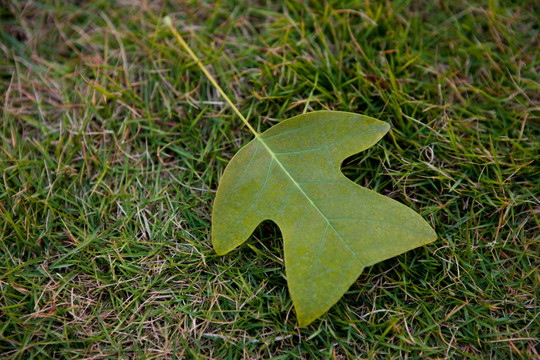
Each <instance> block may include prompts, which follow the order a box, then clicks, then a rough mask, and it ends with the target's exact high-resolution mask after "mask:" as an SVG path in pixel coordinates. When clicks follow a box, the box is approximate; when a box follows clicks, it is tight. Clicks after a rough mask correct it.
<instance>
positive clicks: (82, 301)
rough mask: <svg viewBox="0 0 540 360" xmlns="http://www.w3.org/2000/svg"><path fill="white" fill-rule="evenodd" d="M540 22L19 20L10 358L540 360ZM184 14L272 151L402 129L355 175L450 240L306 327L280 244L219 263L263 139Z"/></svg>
mask: <svg viewBox="0 0 540 360" xmlns="http://www.w3.org/2000/svg"><path fill="white" fill-rule="evenodd" d="M518 3H520V2H518ZM534 3H535V2H533V1H529V2H523V3H521V4H519V5H516V4H514V3H513V2H511V1H503V0H501V1H496V0H493V1H487V2H468V1H462V0H458V1H452V2H444V1H435V2H432V1H422V2H420V1H418V2H416V1H415V2H412V4H410V3H409V2H408V1H396V2H375V1H349V2H347V1H328V2H311V3H309V4H304V3H302V2H299V1H292V0H291V1H287V2H283V4H280V2H269V1H266V2H265V1H258V2H255V1H251V2H236V1H229V0H222V1H217V2H216V3H215V4H214V3H206V2H199V1H141V2H138V1H114V2H109V1H105V0H98V1H66V2H62V1H52V0H49V1H40V2H33V1H4V2H1V3H0V96H1V102H0V121H1V122H0V176H1V178H0V249H1V250H0V354H2V358H8V359H23V358H24V359H29V358H44V359H48V358H51V357H68V358H92V359H101V358H118V357H121V358H157V359H163V358H186V359H192V358H196V359H237V358H251V359H259V358H270V357H275V358H280V359H296V358H299V359H312V358H329V359H348V358H351V359H352V358H366V359H368V358H373V359H385V358H394V359H398V358H399V359H401V358H409V359H425V358H438V359H443V358H456V359H463V358H482V359H488V358H492V359H522V358H537V357H539V356H540V341H539V340H538V339H539V338H540V316H539V314H540V304H539V301H538V298H539V296H540V274H539V266H540V261H539V255H538V251H539V246H538V245H539V240H540V232H539V227H540V221H539V214H540V202H539V196H540V166H539V163H538V158H539V156H540V154H539V149H540V121H539V115H540V110H539V109H540V95H539V94H540V85H539V76H538V71H539V69H540V61H539V60H540V59H539V51H538V49H539V48H540V41H539V39H540V38H539V31H540V20H539V19H540V17H538V13H537V6H535V4H534ZM535 12H536V13H535ZM166 16H169V17H170V18H171V19H172V21H173V25H174V26H175V28H176V29H177V30H178V32H179V33H180V34H181V36H182V37H183V38H184V39H185V40H186V42H187V43H188V44H189V46H190V47H191V49H192V50H193V51H194V52H195V53H196V54H197V56H198V57H199V58H200V59H201V61H202V62H203V63H204V64H205V65H206V67H207V68H208V70H209V71H210V73H211V74H212V76H214V77H215V79H216V80H217V82H218V83H219V84H220V85H221V86H222V87H223V89H224V91H225V92H226V93H227V95H228V96H229V97H230V98H231V99H232V101H233V102H234V104H235V105H236V106H237V107H238V109H239V110H240V112H241V113H242V114H243V115H244V116H245V117H246V118H247V120H248V121H249V123H250V124H251V125H252V126H253V127H254V128H255V129H256V130H257V131H259V132H262V131H264V130H266V129H268V128H270V127H271V126H272V125H275V124H277V123H279V122H280V121H281V120H284V119H287V118H290V117H293V116H295V115H299V114H302V113H304V112H309V111H314V110H339V111H350V112H356V113H361V114H366V115H369V116H372V117H375V118H377V119H380V120H382V121H385V122H387V123H389V124H390V125H391V130H390V132H389V133H388V134H387V135H386V136H385V137H384V138H383V139H382V140H381V141H380V142H379V143H378V144H377V145H375V146H374V147H372V148H370V149H368V150H366V151H364V152H362V153H360V154H358V155H355V156H353V157H350V158H348V159H347V160H346V161H345V162H344V163H343V166H342V170H343V172H344V174H345V175H346V176H347V177H348V178H350V179H351V180H353V181H355V182H357V183H358V184H360V185H362V186H365V187H368V188H370V189H372V190H375V191H377V192H379V193H381V194H384V195H386V196H389V197H391V198H393V199H396V200H398V201H400V202H402V203H404V204H406V205H407V206H409V207H411V208H412V209H414V210H415V211H417V212H418V213H420V214H421V215H422V216H423V217H424V219H426V220H427V221H428V222H429V223H430V225H431V226H432V227H433V228H434V229H435V230H436V232H437V234H438V238H437V240H436V241H435V242H433V243H431V244H429V245H427V246H425V247H421V248H417V249H415V250H412V251H410V252H407V253H405V254H403V255H401V256H398V257H395V258H392V259H390V260H387V261H384V262H382V263H379V264H377V265H374V266H372V267H369V268H367V269H366V270H365V271H364V273H363V274H362V275H361V276H360V277H359V278H358V280H357V282H356V283H355V284H354V285H353V286H352V287H351V288H350V290H349V291H348V292H347V294H346V295H345V296H344V297H343V298H342V299H341V300H340V301H339V302H338V303H337V304H336V305H335V306H334V307H332V308H331V309H330V311H329V312H328V313H327V314H325V315H324V316H323V317H321V318H320V319H319V320H316V321H315V322H313V323H312V324H311V325H310V326H308V327H305V328H299V327H298V326H297V320H296V315H295V312H294V309H293V305H292V301H291V298H290V295H289V293H288V290H287V282H286V275H285V269H284V263H283V249H282V245H283V242H282V238H281V234H280V230H279V228H278V227H277V226H276V225H275V224H273V223H271V222H265V223H263V224H262V225H261V226H259V227H258V228H257V230H256V231H255V233H254V234H253V236H252V237H251V238H250V239H249V240H248V242H247V243H245V244H243V245H242V246H241V247H240V248H239V249H237V250H235V251H233V252H231V253H229V254H227V255H225V256H217V255H216V253H215V252H214V250H213V249H212V244H211V239H210V230H211V229H210V223H211V210H212V203H213V200H214V197H215V194H216V189H217V185H218V182H219V180H220V178H221V176H222V174H223V171H224V169H225V166H226V165H227V164H228V162H229V161H230V160H231V158H232V156H233V155H234V154H235V153H236V152H237V151H238V149H240V148H241V147H242V146H243V145H245V144H247V143H248V142H249V141H250V140H251V139H252V135H251V134H250V132H249V130H248V129H247V128H246V127H245V125H244V124H243V123H242V121H241V120H240V118H239V117H238V116H237V115H236V114H235V112H234V111H233V110H232V109H231V107H230V106H229V105H228V104H227V103H226V102H225V100H224V98H223V97H221V96H220V94H219V93H218V91H217V90H216V88H215V87H214V86H213V85H212V83H211V82H210V81H209V80H208V79H207V77H205V75H204V74H203V73H202V72H201V70H200V69H199V67H198V66H197V64H196V63H195V62H194V61H193V60H192V59H191V57H190V56H189V55H188V54H187V53H186V52H185V51H184V50H183V49H182V48H181V46H180V45H179V44H178V42H177V39H176V38H175V36H174V34H173V32H172V31H171V30H170V29H169V28H168V27H167V26H166V25H165V24H164V22H163V19H164V18H165V17H166Z"/></svg>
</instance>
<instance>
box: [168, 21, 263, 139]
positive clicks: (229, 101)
mask: <svg viewBox="0 0 540 360" xmlns="http://www.w3.org/2000/svg"><path fill="white" fill-rule="evenodd" d="M163 21H164V23H165V25H167V26H168V27H169V29H170V30H171V31H172V32H173V34H174V36H175V37H176V40H177V41H178V43H179V44H180V46H182V48H183V49H184V50H185V51H186V52H187V53H188V54H189V56H190V57H191V58H192V59H193V60H194V61H195V62H196V63H197V65H199V67H200V68H201V70H202V72H203V73H204V75H205V76H206V78H207V79H208V80H210V82H211V83H212V85H214V87H215V88H216V89H217V91H218V92H219V93H220V94H221V96H223V98H224V99H225V101H226V102H227V104H229V105H230V106H231V107H232V109H233V110H234V112H235V113H236V115H238V117H240V119H241V120H242V122H243V123H244V124H245V125H246V126H247V127H248V129H249V131H251V132H252V133H253V135H255V137H257V138H258V137H259V133H258V132H257V131H256V130H255V129H254V128H253V127H252V126H251V125H250V123H249V122H248V121H247V120H246V118H245V117H244V115H242V113H241V112H240V110H238V108H237V107H236V106H235V105H234V103H233V102H232V100H231V99H230V98H229V97H228V96H227V94H225V91H223V89H222V88H221V86H219V84H218V83H217V81H216V79H214V77H213V76H212V74H210V72H209V71H208V70H207V69H206V67H205V66H204V65H203V63H202V62H201V60H199V58H198V57H197V55H195V53H194V52H193V51H192V50H191V48H190V47H189V45H188V44H187V43H186V42H185V41H184V39H183V38H182V36H180V34H179V33H178V31H177V30H176V28H175V27H174V26H173V24H172V21H171V18H170V17H168V16H166V17H165V18H164V19H163Z"/></svg>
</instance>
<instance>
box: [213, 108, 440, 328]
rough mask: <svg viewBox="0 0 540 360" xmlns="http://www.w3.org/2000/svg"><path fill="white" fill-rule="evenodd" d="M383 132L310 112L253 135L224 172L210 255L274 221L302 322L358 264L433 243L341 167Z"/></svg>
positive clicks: (424, 230) (398, 207)
mask: <svg viewBox="0 0 540 360" xmlns="http://www.w3.org/2000/svg"><path fill="white" fill-rule="evenodd" d="M389 128H390V127H389V125H388V124H386V123H384V122H382V121H379V120H376V119H373V118H371V117H367V116H363V115H357V114H352V113H346V112H333V111H319V112H312V113H308V114H304V115H300V116H297V117H294V118H291V119H288V120H285V121H282V122H281V123H279V124H277V125H275V126H273V127H272V128H270V129H269V130H267V131H265V132H264V133H262V134H259V135H257V136H256V137H255V139H254V140H253V141H251V142H250V143H249V144H247V145H246V146H244V147H243V148H242V149H241V150H240V151H239V152H238V153H237V154H236V155H235V156H234V157H233V159H232V160H231V162H230V163H229V165H228V166H227V168H226V169H225V172H224V174H223V177H222V179H221V182H220V184H219V187H218V191H217V195H216V199H215V203H214V208H213V214H212V242H213V246H214V249H215V251H216V252H217V253H218V254H225V253H227V252H229V251H231V250H233V249H234V248H236V247H237V246H238V245H240V244H241V243H243V242H244V241H245V240H247V239H248V238H249V236H250V235H251V233H252V232H253V230H255V228H256V227H257V226H258V225H259V224H260V223H261V222H262V221H264V220H267V219H269V220H272V221H274V222H275V223H276V224H277V225H278V226H279V228H280V229H281V232H282V234H283V244H284V245H283V246H284V254H285V271H286V276H287V283H288V286H289V291H290V294H291V297H292V300H293V303H294V306H295V308H296V313H297V316H298V323H299V325H300V326H306V325H308V324H309V323H311V322H312V321H313V320H315V319H316V318H317V317H319V316H321V315H322V314H324V313H325V312H326V311H327V310H328V309H329V308H330V307H331V306H332V305H334V304H335V303H336V302H337V301H338V300H339V299H340V298H341V296H343V294H344V293H345V292H346V291H347V290H348V289H349V287H350V286H351V285H352V284H353V283H354V282H355V281H356V279H357V278H358V276H359V275H360V273H361V272H362V270H363V269H364V268H365V267H366V266H370V265H373V264H375V263H377V262H380V261H383V260H385V259H388V258H391V257H394V256H396V255H399V254H401V253H403V252H405V251H408V250H411V249H413V248H416V247H418V246H421V245H424V244H427V243H429V242H431V241H434V240H435V238H436V234H435V232H434V231H433V229H432V228H431V227H430V226H429V225H428V224H427V223H426V221H424V219H422V217H421V216H420V215H418V214H417V213H416V212H414V211H413V210H411V209H409V208H408V207H407V206H405V205H403V204H401V203H399V202H397V201H395V200H392V199H390V198H388V197H385V196H383V195H380V194H377V193H376V192H374V191H372V190H369V189H366V188H364V187H362V186H359V185H357V184H355V183H354V182H352V181H351V180H349V179H347V178H346V177H345V176H344V175H343V173H342V172H341V170H340V166H341V163H342V162H343V160H344V159H345V158H347V157H349V156H351V155H353V154H356V153H358V152H360V151H363V150H365V149H367V148H369V147H371V146H373V145H374V144H375V143H376V142H377V141H379V139H381V137H382V136H383V135H384V134H385V133H386V132H387V131H388V129H389Z"/></svg>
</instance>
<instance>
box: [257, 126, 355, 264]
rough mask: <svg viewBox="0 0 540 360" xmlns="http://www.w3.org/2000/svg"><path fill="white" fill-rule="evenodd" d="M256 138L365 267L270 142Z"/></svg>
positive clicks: (258, 135) (260, 137)
mask: <svg viewBox="0 0 540 360" xmlns="http://www.w3.org/2000/svg"><path fill="white" fill-rule="evenodd" d="M255 140H257V141H259V142H260V143H261V144H262V145H263V146H264V148H265V149H266V151H268V153H269V154H270V156H271V157H272V159H273V161H275V162H276V164H278V165H279V167H280V168H281V170H282V171H283V172H284V173H285V175H287V177H288V178H289V179H290V180H291V181H292V183H293V184H294V185H295V186H296V187H297V188H298V190H300V192H301V193H302V195H304V197H305V198H306V199H307V200H308V202H309V203H310V204H311V206H313V207H314V208H315V209H316V210H317V212H318V213H319V214H321V216H322V217H323V219H324V220H325V221H326V223H327V224H328V226H329V227H330V228H332V230H333V231H334V232H335V233H336V234H337V236H338V238H339V239H340V240H341V242H342V243H343V244H344V245H345V246H346V247H347V249H349V251H350V252H351V253H352V254H353V255H354V257H355V258H356V259H357V260H358V262H359V263H360V264H361V265H362V266H363V267H365V265H364V263H363V262H362V260H360V258H359V257H358V255H357V254H356V252H355V251H354V250H353V249H352V248H351V246H350V245H349V243H348V242H347V241H345V239H343V237H342V236H341V234H340V233H339V232H338V231H337V230H336V228H335V227H334V225H332V223H331V222H330V220H329V219H328V218H327V217H326V215H324V213H323V212H322V211H321V209H319V207H318V206H317V204H315V202H314V201H313V200H311V198H310V197H309V196H308V194H306V192H305V191H304V189H302V186H300V184H299V183H298V182H297V181H296V180H295V179H294V178H293V176H292V175H291V173H289V171H288V170H287V169H286V168H285V166H284V165H283V164H282V163H281V161H280V160H279V158H278V157H277V156H276V154H275V153H274V151H272V149H271V148H270V146H268V144H267V143H266V142H265V141H264V139H263V137H262V136H261V134H257V135H256V136H255Z"/></svg>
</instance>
